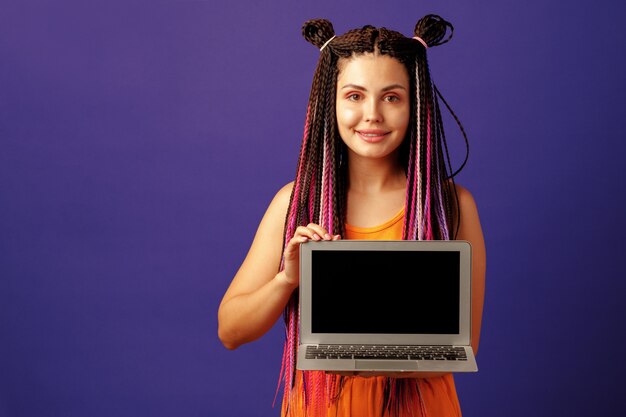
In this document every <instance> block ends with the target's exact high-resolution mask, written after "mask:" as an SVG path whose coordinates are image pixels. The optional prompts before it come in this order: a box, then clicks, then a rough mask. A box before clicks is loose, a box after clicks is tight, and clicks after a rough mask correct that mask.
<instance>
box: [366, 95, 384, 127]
mask: <svg viewBox="0 0 626 417" xmlns="http://www.w3.org/2000/svg"><path fill="white" fill-rule="evenodd" d="M380 104H381V103H380V102H379V101H378V100H376V98H374V97H372V98H370V99H369V100H366V101H365V102H364V107H365V108H364V109H363V119H364V120H365V121H366V122H370V123H373V122H382V121H383V115H382V113H381V108H380Z"/></svg>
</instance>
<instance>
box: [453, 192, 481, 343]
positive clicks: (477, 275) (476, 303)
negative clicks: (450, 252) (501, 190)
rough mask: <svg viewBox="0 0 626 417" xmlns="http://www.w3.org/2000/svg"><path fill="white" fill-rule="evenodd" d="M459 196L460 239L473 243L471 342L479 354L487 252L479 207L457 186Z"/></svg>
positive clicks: (469, 194)
mask: <svg viewBox="0 0 626 417" xmlns="http://www.w3.org/2000/svg"><path fill="white" fill-rule="evenodd" d="M456 189H457V194H458V198H459V208H460V211H461V219H460V224H459V233H458V235H457V237H456V238H457V239H458V240H467V241H468V242H470V244H471V245H472V334H471V344H472V349H473V350H474V354H475V355H476V354H478V342H479V341H480V328H481V324H482V317H483V304H484V301H485V271H486V252H485V240H484V237H483V231H482V228H481V226H480V218H479V217H478V209H477V208H476V202H475V201H474V197H472V194H471V193H470V192H469V191H468V190H466V189H465V188H463V187H461V186H460V185H457V186H456Z"/></svg>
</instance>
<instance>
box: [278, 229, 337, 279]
mask: <svg viewBox="0 0 626 417" xmlns="http://www.w3.org/2000/svg"><path fill="white" fill-rule="evenodd" d="M339 239H341V236H340V235H334V236H331V235H330V234H329V233H328V231H327V230H326V229H324V228H323V227H322V226H320V225H319V224H315V223H309V224H308V225H307V226H299V227H298V228H297V229H296V232H295V233H294V234H293V237H292V238H291V240H289V243H287V247H286V248H285V252H284V260H285V264H284V274H285V280H286V281H287V282H288V283H290V284H291V285H293V286H294V287H297V286H298V285H300V244H301V243H305V242H308V241H309V240H313V241H320V240H339Z"/></svg>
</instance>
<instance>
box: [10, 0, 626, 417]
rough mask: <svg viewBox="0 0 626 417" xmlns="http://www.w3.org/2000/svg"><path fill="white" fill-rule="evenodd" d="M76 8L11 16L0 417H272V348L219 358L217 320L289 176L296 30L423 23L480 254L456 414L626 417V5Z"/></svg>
mask: <svg viewBox="0 0 626 417" xmlns="http://www.w3.org/2000/svg"><path fill="white" fill-rule="evenodd" d="M88 3H91V2H71V3H70V2H63V3H62V4H59V2H37V3H34V2H20V1H13V2H10V1H3V2H2V3H1V4H0V141H1V142H0V416H3V417H5V416H7V417H18V416H19V417H21V416H29V417H31V416H50V417H56V416H64V417H84V416H91V417H100V416H102V417H104V416H106V417H109V416H129V417H136V416H155V417H157V416H158V417H160V416H185V417H190V416H277V415H278V410H279V408H278V406H277V407H276V408H274V409H273V408H272V400H273V396H274V392H275V388H276V383H277V377H278V369H279V361H280V353H281V349H282V340H283V339H282V337H283V336H282V326H281V324H280V323H279V324H278V325H277V326H275V327H274V328H273V329H272V331H270V332H269V333H268V334H267V335H265V336H264V337H263V338H261V339H260V340H258V341H257V342H255V343H252V344H249V345H246V346H243V347H241V348H240V349H238V350H236V351H232V352H231V351H228V350H226V349H225V348H223V347H222V345H221V344H220V342H219V340H218V339H217V319H216V312H217V307H218V304H219V302H220V300H221V297H222V295H223V293H224V291H225V289H226V288H227V286H228V284H229V282H230V280H231V278H232V276H233V275H234V273H235V271H236V269H237V267H238V265H239V264H240V262H241V261H242V259H243V257H244V256H245V253H246V251H247V248H248V246H249V244H250V242H251V239H252V237H253V235H254V232H255V230H256V226H257V225H258V222H259V220H260V218H261V216H262V214H263V212H264V210H265V208H266V206H267V204H268V203H269V200H270V199H271V197H272V196H273V194H274V193H275V192H276V191H277V189H278V188H280V187H281V186H282V185H283V184H285V183H286V182H288V181H290V180H291V179H292V177H293V175H294V173H295V164H296V159H297V151H298V149H299V144H300V140H301V136H302V126H303V121H304V111H305V107H306V100H307V97H308V92H309V88H310V83H311V79H312V74H313V70H314V66H315V62H316V60H317V57H318V52H317V51H316V50H315V48H314V47H313V46H311V45H310V44H308V43H306V42H305V41H304V40H303V38H302V37H301V35H300V27H301V25H302V23H303V22H304V21H305V20H307V19H309V18H314V17H327V18H329V19H330V20H331V21H332V22H333V23H334V25H335V29H336V30H337V32H339V33H343V32H344V31H346V30H348V29H350V28H353V27H357V26H361V25H363V24H367V23H371V24H374V25H377V26H387V27H389V28H391V29H395V30H398V31H401V32H403V33H405V34H407V35H409V36H410V35H411V33H412V29H413V26H414V25H415V23H416V21H417V19H418V18H419V17H421V16H422V15H424V14H427V13H437V14H440V15H442V16H443V17H445V18H446V19H448V20H450V21H451V22H452V23H453V24H454V26H455V29H456V31H455V38H454V39H453V41H452V42H451V43H449V44H446V45H444V46H441V47H438V48H433V49H432V50H431V51H429V58H430V63H431V71H432V74H433V77H434V79H435V82H436V83H437V85H438V86H439V88H440V90H441V91H442V93H443V94H444V97H445V98H446V99H447V100H448V102H449V103H450V104H451V105H452V107H453V109H454V110H455V112H456V113H457V114H458V116H459V117H460V118H461V120H462V122H463V124H464V126H465V128H466V130H467V131H468V134H469V138H470V141H471V150H470V160H469V165H468V166H467V168H466V169H465V170H464V171H463V172H462V173H461V174H460V176H459V177H458V182H459V183H461V184H463V185H465V186H466V187H467V188H469V189H470V190H471V191H472V193H473V194H474V196H475V198H476V200H477V204H478V207H479V210H480V214H481V219H482V224H483V228H484V232H485V237H486V243H487V251H488V271H487V291H486V303H485V313H484V324H483V333H482V339H481V348H480V353H479V355H478V363H479V368H480V371H479V372H478V373H477V374H471V375H459V376H457V378H456V382H457V388H458V392H459V396H460V399H461V404H462V408H463V411H464V415H466V416H508V417H513V416H527V415H532V416H572V415H575V416H591V415H607V414H609V410H612V409H622V408H623V406H622V404H621V403H622V400H621V397H622V395H621V392H622V388H620V386H621V384H620V383H619V382H620V379H621V378H622V377H623V376H622V375H623V372H624V370H625V363H626V361H624V359H623V357H622V356H623V355H622V354H621V353H618V354H615V353H610V352H607V350H606V348H607V347H611V346H615V345H619V344H621V343H622V342H624V322H623V318H624V308H623V305H624V303H623V297H624V293H625V289H626V285H625V283H624V282H625V278H626V274H625V273H624V266H623V261H624V256H625V250H626V245H625V244H624V237H623V235H624V233H625V232H626V228H625V221H624V213H625V211H626V201H625V191H626V190H625V189H624V188H625V187H624V177H625V170H624V168H623V166H622V163H623V160H624V157H625V156H626V144H625V142H626V136H625V135H624V119H625V117H626V111H625V110H626V106H625V100H626V81H625V80H626V77H625V76H624V74H626V58H625V57H626V34H625V32H624V30H623V22H624V18H625V17H626V16H625V15H626V13H625V11H626V6H624V2H621V1H617V0H613V1H602V0H600V1H596V2H593V3H592V2H581V1H575V2H565V1H560V2H557V1H554V0H551V1H546V0H527V1H524V2H520V1H503V0H497V1H496V0H482V1H464V2H453V1H434V0H430V1H419V2H418V1H396V2H382V1H380V0H379V1H352V2H335V1H316V2H308V3H307V4H304V3H303V2H296V1H290V0H281V1H272V2H256V1H252V0H245V1H233V2H226V1H223V2H211V1H183V0H180V1H154V2H150V3H148V2H142V3H139V2H134V1H132V2H120V3H125V4H112V2H102V3H105V4H88ZM116 3H117V2H116ZM449 122H450V119H449V120H448V121H447V123H448V124H447V126H448V128H447V132H448V138H449V141H450V143H451V146H452V147H453V148H454V149H455V150H456V151H454V152H453V154H454V155H455V158H456V159H455V160H456V161H457V164H458V162H460V160H461V156H462V151H463V142H462V137H461V136H460V134H459V133H458V129H456V128H455V126H454V125H453V124H451V123H449Z"/></svg>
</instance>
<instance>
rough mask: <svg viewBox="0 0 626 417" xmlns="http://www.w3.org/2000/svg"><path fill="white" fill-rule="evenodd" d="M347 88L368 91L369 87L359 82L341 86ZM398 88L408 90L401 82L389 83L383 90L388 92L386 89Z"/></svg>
mask: <svg viewBox="0 0 626 417" xmlns="http://www.w3.org/2000/svg"><path fill="white" fill-rule="evenodd" d="M346 88H353V89H355V90H360V91H367V88H365V87H363V86H360V85H358V84H346V85H344V86H343V87H341V89H342V90H344V89H346ZM396 88H399V89H401V90H405V91H406V88H405V87H404V86H403V85H401V84H391V85H388V86H387V87H384V88H383V89H382V91H384V92H386V91H390V90H395V89H396Z"/></svg>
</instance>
